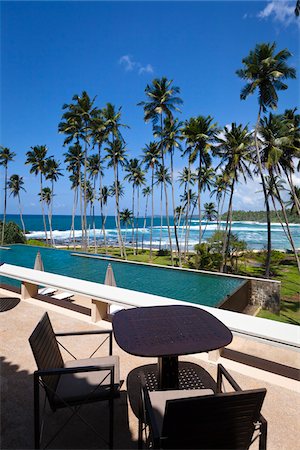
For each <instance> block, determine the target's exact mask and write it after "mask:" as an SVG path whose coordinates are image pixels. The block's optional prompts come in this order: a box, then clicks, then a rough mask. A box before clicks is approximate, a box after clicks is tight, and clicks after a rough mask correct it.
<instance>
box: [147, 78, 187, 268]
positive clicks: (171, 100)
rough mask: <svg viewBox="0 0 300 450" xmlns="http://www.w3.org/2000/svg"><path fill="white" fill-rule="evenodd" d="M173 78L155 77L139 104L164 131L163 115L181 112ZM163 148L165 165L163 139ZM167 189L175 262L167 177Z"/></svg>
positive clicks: (167, 217)
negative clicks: (144, 97) (144, 98)
mask: <svg viewBox="0 0 300 450" xmlns="http://www.w3.org/2000/svg"><path fill="white" fill-rule="evenodd" d="M172 84H173V80H167V78H166V77H162V78H161V79H158V78H155V79H154V80H153V81H152V85H149V84H148V85H147V86H146V89H145V94H146V96H147V98H148V100H149V101H142V102H140V103H139V105H141V106H143V107H144V119H145V122H148V121H149V120H151V121H152V123H153V125H156V124H157V122H158V120H159V118H160V129H161V131H162V132H163V116H165V117H168V118H169V119H173V114H172V113H173V112H176V111H177V112H180V110H179V108H178V107H177V106H178V105H181V104H182V103H183V102H182V99H181V98H180V97H178V94H179V93H180V89H179V88H178V87H176V86H172ZM160 150H161V163H162V166H163V167H165V161H164V145H163V143H162V140H161V145H160ZM163 184H164V189H165V200H166V219H167V227H168V235H169V246H170V252H171V262H172V265H173V264H174V262H173V251H172V239H171V233H170V222H169V213H168V192H167V183H166V181H165V179H164V180H163Z"/></svg>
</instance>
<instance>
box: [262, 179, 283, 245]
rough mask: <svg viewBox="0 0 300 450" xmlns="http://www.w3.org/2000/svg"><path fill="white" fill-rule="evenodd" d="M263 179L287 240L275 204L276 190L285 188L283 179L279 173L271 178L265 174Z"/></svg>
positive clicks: (276, 199) (276, 198)
mask: <svg viewBox="0 0 300 450" xmlns="http://www.w3.org/2000/svg"><path fill="white" fill-rule="evenodd" d="M265 181H266V187H267V192H268V196H269V198H270V199H271V201H272V204H273V208H274V211H275V213H276V216H277V219H278V221H279V222H280V225H281V227H282V229H283V231H284V234H285V236H286V238H287V240H288V241H289V236H288V233H287V230H286V228H285V226H284V223H283V221H282V218H281V216H280V214H279V212H278V208H277V205H276V201H278V197H277V190H279V191H286V188H285V187H284V185H285V181H284V180H283V179H282V178H280V176H279V175H275V176H274V177H273V178H271V177H270V176H268V175H267V176H266V180H265ZM258 192H262V191H258Z"/></svg>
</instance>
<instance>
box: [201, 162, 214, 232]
mask: <svg viewBox="0 0 300 450" xmlns="http://www.w3.org/2000/svg"><path fill="white" fill-rule="evenodd" d="M197 178H198V180H199V179H200V192H205V191H206V190H208V191H209V192H210V191H211V189H212V188H213V185H214V180H215V169H213V168H212V167H208V166H206V167H202V170H201V172H200V171H199V170H197ZM204 219H205V217H204ZM206 228H207V222H206V224H205V229H204V231H203V234H202V236H201V239H202V237H203V236H204V233H205V230H206Z"/></svg>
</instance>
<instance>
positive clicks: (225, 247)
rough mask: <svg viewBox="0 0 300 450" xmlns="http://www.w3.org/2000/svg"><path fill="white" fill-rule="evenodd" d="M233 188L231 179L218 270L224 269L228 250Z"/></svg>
mask: <svg viewBox="0 0 300 450" xmlns="http://www.w3.org/2000/svg"><path fill="white" fill-rule="evenodd" d="M233 189H234V180H232V185H231V189H230V198H229V204H228V210H227V217H226V227H225V231H224V236H223V245H222V260H221V266H220V272H223V271H224V266H225V265H226V261H227V258H226V253H227V252H228V248H229V242H230V236H229V232H228V225H229V222H230V221H231V219H230V217H232V214H231V209H232V198H233Z"/></svg>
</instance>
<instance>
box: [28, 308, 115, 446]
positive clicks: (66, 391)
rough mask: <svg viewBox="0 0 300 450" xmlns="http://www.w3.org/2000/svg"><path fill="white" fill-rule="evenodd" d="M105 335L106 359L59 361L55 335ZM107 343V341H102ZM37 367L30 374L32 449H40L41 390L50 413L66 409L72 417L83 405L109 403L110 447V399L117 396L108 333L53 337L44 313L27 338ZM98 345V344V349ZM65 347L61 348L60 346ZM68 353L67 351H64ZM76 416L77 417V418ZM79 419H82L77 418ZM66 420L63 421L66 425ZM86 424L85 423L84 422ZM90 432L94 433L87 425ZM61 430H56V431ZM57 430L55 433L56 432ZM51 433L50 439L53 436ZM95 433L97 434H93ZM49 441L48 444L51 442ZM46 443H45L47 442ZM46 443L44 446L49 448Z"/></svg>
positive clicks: (91, 332)
mask: <svg viewBox="0 0 300 450" xmlns="http://www.w3.org/2000/svg"><path fill="white" fill-rule="evenodd" d="M87 334H89V335H92V334H101V335H108V338H109V356H107V357H99V358H96V357H93V358H91V357H89V358H87V359H76V358H75V357H74V356H73V355H72V356H73V358H74V359H73V360H71V361H66V362H64V361H63V358H62V354H61V352H60V349H59V343H58V341H57V339H56V338H57V337H58V336H77V337H79V336H82V335H87ZM106 340H107V338H106ZM29 343H30V346H31V349H32V352H33V355H34V358H35V361H36V364H37V367H38V370H36V371H35V372H34V428H35V433H34V436H35V448H40V441H41V436H40V434H41V433H40V428H41V427H40V397H39V387H40V386H41V387H43V388H44V390H45V393H46V398H47V399H48V402H49V405H50V407H51V409H52V411H56V410H57V409H59V408H64V407H68V408H70V409H71V410H72V415H74V414H77V415H78V416H79V414H78V410H79V408H80V406H81V405H83V404H85V403H91V402H97V401H102V400H107V401H108V402H109V440H108V441H109V447H110V448H112V447H113V399H114V398H115V397H117V396H119V388H120V370H119V357H118V356H113V355H112V331H111V330H105V331H103V330H95V331H80V332H68V333H57V334H55V333H54V331H53V328H52V325H51V322H50V320H49V317H48V314H47V313H45V314H44V315H43V317H42V319H41V320H40V322H39V323H38V324H37V326H36V328H35V329H34V331H33V333H32V334H31V336H30V338H29ZM101 345H102V344H100V345H99V347H100V346H101ZM64 348H65V347H64ZM68 353H69V354H71V353H70V352H68ZM79 417H80V416H79ZM80 418H81V417H80ZM81 419H82V418H81ZM68 421H69V419H68V420H67V421H66V423H67V422H68ZM84 422H85V423H86V421H84ZM91 428H92V429H93V431H95V432H96V430H95V429H94V428H93V427H92V426H91ZM61 429H62V426H61V427H60V429H59V431H60V430H61ZM59 431H58V432H59ZM57 434H58V433H56V434H55V436H54V437H56V436H57ZM97 434H98V433H97ZM53 439H54V438H52V439H51V441H50V442H52V441H53ZM50 442H49V443H50ZM49 443H48V444H47V445H49Z"/></svg>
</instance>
